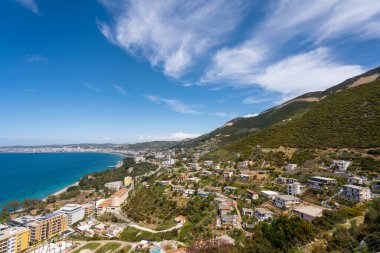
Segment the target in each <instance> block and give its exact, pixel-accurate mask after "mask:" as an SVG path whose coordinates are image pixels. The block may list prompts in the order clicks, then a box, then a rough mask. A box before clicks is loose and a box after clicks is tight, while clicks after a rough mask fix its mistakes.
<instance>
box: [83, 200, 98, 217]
mask: <svg viewBox="0 0 380 253" xmlns="http://www.w3.org/2000/svg"><path fill="white" fill-rule="evenodd" d="M83 207H84V215H85V216H89V215H91V214H92V213H93V212H94V210H95V202H88V203H87V204H84V205H83Z"/></svg>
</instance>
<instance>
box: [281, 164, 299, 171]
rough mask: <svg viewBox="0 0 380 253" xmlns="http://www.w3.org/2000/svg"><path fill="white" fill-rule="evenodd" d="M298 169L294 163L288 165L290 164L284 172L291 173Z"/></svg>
mask: <svg viewBox="0 0 380 253" xmlns="http://www.w3.org/2000/svg"><path fill="white" fill-rule="evenodd" d="M297 167H298V165H297V164H294V163H288V164H287V165H286V166H285V168H284V170H285V171H286V172H290V171H293V170H295V169H297Z"/></svg>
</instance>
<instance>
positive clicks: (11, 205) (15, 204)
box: [6, 200, 21, 213]
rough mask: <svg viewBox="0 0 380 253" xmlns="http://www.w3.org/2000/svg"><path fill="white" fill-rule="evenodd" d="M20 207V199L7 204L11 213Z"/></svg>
mask: <svg viewBox="0 0 380 253" xmlns="http://www.w3.org/2000/svg"><path fill="white" fill-rule="evenodd" d="M20 207H21V203H20V201H18V200H14V201H9V202H8V203H7V204H6V208H7V209H8V211H9V212H11V213H13V212H15V211H17V210H18V209H19V208H20Z"/></svg>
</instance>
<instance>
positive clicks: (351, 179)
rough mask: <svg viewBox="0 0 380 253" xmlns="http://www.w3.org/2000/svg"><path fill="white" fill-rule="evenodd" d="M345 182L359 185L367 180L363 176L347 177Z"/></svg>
mask: <svg viewBox="0 0 380 253" xmlns="http://www.w3.org/2000/svg"><path fill="white" fill-rule="evenodd" d="M347 182H348V183H349V184H360V185H365V184H367V183H368V180H367V178H363V177H349V178H348V179H347Z"/></svg>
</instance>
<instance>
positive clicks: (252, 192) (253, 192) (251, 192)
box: [246, 190, 257, 194]
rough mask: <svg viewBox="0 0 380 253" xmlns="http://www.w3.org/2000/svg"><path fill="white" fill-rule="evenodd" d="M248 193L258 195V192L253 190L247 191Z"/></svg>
mask: <svg viewBox="0 0 380 253" xmlns="http://www.w3.org/2000/svg"><path fill="white" fill-rule="evenodd" d="M246 192H248V193H250V194H257V192H255V191H252V190H247V191H246Z"/></svg>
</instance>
